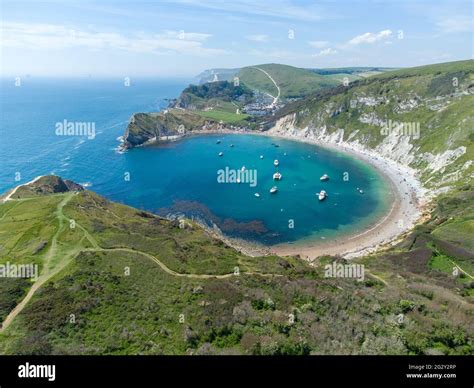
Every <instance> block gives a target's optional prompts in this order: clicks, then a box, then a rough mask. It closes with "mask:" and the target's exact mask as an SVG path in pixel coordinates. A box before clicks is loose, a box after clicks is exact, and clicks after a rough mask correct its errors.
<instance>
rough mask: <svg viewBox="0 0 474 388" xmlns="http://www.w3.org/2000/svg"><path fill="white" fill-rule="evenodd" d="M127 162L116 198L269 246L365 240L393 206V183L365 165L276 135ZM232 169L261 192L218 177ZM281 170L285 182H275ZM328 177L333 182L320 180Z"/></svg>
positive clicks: (174, 145) (189, 142)
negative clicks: (364, 233) (248, 176)
mask: <svg viewBox="0 0 474 388" xmlns="http://www.w3.org/2000/svg"><path fill="white" fill-rule="evenodd" d="M220 153H222V154H221V156H219V154H220ZM261 156H263V158H261ZM121 157H123V163H122V168H124V170H125V171H127V172H128V173H129V176H130V180H129V181H127V182H123V179H122V180H121V183H120V184H118V183H117V184H116V185H114V186H115V187H116V190H114V192H113V193H112V192H109V195H108V196H109V198H111V199H113V200H116V201H120V202H123V203H126V204H128V205H131V206H135V207H138V208H142V209H146V210H149V211H153V212H155V213H158V214H160V215H163V216H177V215H184V216H186V217H194V218H198V219H199V220H201V221H202V222H205V223H206V224H208V225H213V224H215V225H217V226H218V227H219V229H220V230H221V231H222V232H223V233H224V234H225V235H227V236H229V237H233V238H239V239H244V240H247V241H252V242H256V243H259V244H263V245H267V246H269V245H275V244H281V243H295V242H300V241H305V240H308V241H313V242H314V241H322V240H326V241H327V240H330V239H333V238H336V237H338V238H339V237H341V236H344V235H350V234H353V233H358V232H360V231H361V230H364V229H365V228H368V227H370V225H372V224H373V223H374V222H376V221H377V220H378V219H379V218H381V217H382V216H383V215H384V214H385V213H386V212H387V209H388V207H389V206H390V203H391V201H392V200H393V196H392V193H391V191H390V188H389V185H388V183H387V181H386V180H385V178H384V177H382V176H381V175H380V174H379V173H378V171H376V170H375V168H374V167H372V166H370V165H368V164H366V163H365V162H362V161H360V160H358V159H355V158H353V157H352V156H349V155H347V154H344V153H341V152H336V151H333V150H328V149H325V148H322V147H318V146H315V145H312V144H305V143H302V142H297V141H291V140H286V139H280V138H272V137H268V136H256V135H245V134H225V135H223V134H219V135H198V136H191V137H187V138H184V139H181V140H179V141H176V142H169V143H164V144H160V145H156V146H148V147H143V148H136V149H132V150H130V151H128V152H126V153H124V154H123V155H121ZM275 159H277V160H278V161H279V165H278V167H275V165H274V160H275ZM226 169H227V171H228V170H234V171H239V170H240V171H241V170H242V169H243V170H252V171H253V172H254V173H255V174H256V175H257V176H258V180H257V182H256V185H253V186H251V185H249V184H246V183H244V182H241V183H237V182H235V181H234V182H231V183H229V182H227V183H225V182H222V180H219V179H218V175H219V174H218V172H219V171H222V170H224V171H226ZM276 171H278V172H280V173H281V174H282V179H281V180H280V181H275V180H274V179H273V174H274V173H275V172H276ZM323 174H327V175H328V176H329V180H328V181H324V182H323V181H321V180H320V177H321V176H322V175H323ZM273 186H276V187H277V192H276V193H273V194H271V193H270V189H271V188H272V187H273ZM321 190H325V191H326V192H327V198H326V199H325V200H323V201H319V200H318V197H317V195H316V194H317V193H319V192H320V191H321ZM361 191H362V192H361ZM256 193H258V195H259V196H256Z"/></svg>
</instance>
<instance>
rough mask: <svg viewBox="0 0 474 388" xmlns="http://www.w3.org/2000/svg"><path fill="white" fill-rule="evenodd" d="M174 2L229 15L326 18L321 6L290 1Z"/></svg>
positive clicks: (194, 0)
mask: <svg viewBox="0 0 474 388" xmlns="http://www.w3.org/2000/svg"><path fill="white" fill-rule="evenodd" d="M174 2H177V3H182V4H186V5H188V6H194V7H201V8H206V9H210V10H214V11H219V12H224V13H229V14H237V13H242V14H247V15H256V16H262V17H268V18H279V19H293V20H301V21H319V20H321V19H322V18H323V16H325V15H324V11H323V8H322V7H321V6H320V5H317V4H305V5H297V4H296V2H292V1H288V0H273V1H272V2H271V3H270V4H269V2H268V1H267V0H233V1H215V0H174Z"/></svg>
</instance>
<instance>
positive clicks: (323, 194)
mask: <svg viewBox="0 0 474 388" xmlns="http://www.w3.org/2000/svg"><path fill="white" fill-rule="evenodd" d="M326 197H327V193H326V191H324V190H321V191H320V192H319V194H318V199H319V200H320V201H324V200H325V199H326Z"/></svg>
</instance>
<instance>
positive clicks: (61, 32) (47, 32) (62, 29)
mask: <svg viewBox="0 0 474 388" xmlns="http://www.w3.org/2000/svg"><path fill="white" fill-rule="evenodd" d="M0 30H1V34H2V40H1V43H0V45H1V46H3V47H16V48H25V49H39V50H62V49H70V48H75V47H83V48H86V49H90V50H104V49H114V50H123V51H129V52H135V53H154V54H167V53H170V52H174V53H180V54H194V55H214V54H222V53H225V50H221V49H213V48H206V47H204V46H203V43H204V42H205V41H206V40H207V39H208V38H209V37H211V36H212V35H210V34H204V33H198V32H185V31H171V30H166V31H163V32H161V33H158V34H149V33H143V32H141V33H132V34H129V35H123V34H121V33H117V32H98V31H93V30H80V29H75V28H70V27H66V26H63V25H54V24H24V23H15V22H4V23H2V24H1V26H0Z"/></svg>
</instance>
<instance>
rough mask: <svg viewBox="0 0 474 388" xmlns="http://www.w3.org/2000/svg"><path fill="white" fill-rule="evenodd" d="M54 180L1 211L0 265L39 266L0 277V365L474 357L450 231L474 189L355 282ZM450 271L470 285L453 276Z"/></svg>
mask: <svg viewBox="0 0 474 388" xmlns="http://www.w3.org/2000/svg"><path fill="white" fill-rule="evenodd" d="M51 182H52V183H51ZM63 183H64V181H62V180H61V179H60V178H57V177H44V178H41V179H40V180H39V181H37V182H35V183H34V184H31V185H29V186H28V187H24V190H21V191H20V192H19V194H18V195H17V196H15V198H14V199H12V200H9V201H7V202H5V203H2V204H0V246H1V247H2V250H1V252H0V268H1V265H2V264H5V263H6V262H10V263H14V264H20V263H31V262H33V263H36V264H37V265H38V266H39V268H40V277H39V278H38V279H37V280H36V281H32V280H28V279H20V278H5V277H0V320H1V321H3V322H4V323H5V322H7V325H6V327H5V326H4V329H3V330H2V331H0V353H1V354H43V355H44V354H267V355H270V354H295V355H296V354H435V353H437V354H439V353H445V354H472V352H473V351H474V349H473V345H472V336H473V331H472V325H470V323H471V321H472V313H473V312H474V311H473V307H472V303H470V302H472V290H473V282H472V277H469V276H472V271H473V269H474V268H473V267H474V266H473V261H472V250H471V253H469V251H466V250H464V249H462V248H460V247H459V245H458V244H459V243H458V242H457V239H458V238H459V236H458V235H456V232H455V231H456V224H460V223H462V222H466V220H468V219H471V220H472V217H473V213H474V196H473V188H472V187H470V188H469V187H466V188H465V190H464V191H462V192H460V193H459V194H458V195H456V196H453V195H450V196H445V197H444V198H443V199H442V200H440V201H439V204H438V207H437V208H435V209H434V210H433V217H432V221H429V222H427V223H426V224H424V225H422V226H420V227H418V228H417V229H415V231H413V232H412V233H411V234H410V235H408V236H406V238H405V240H404V241H403V242H402V243H401V244H399V245H398V246H396V247H394V248H393V249H391V250H389V251H387V252H384V253H381V254H378V255H373V256H370V257H365V258H362V259H359V260H356V261H355V262H358V263H363V264H364V265H365V279H364V281H362V282H359V281H356V280H352V281H348V280H347V279H331V278H325V277H324V265H325V264H326V263H330V262H332V261H333V260H335V258H329V257H323V258H321V259H320V260H319V261H318V262H316V263H315V266H309V265H308V264H307V263H306V262H305V261H303V260H300V259H298V258H279V257H275V256H270V257H247V256H245V255H243V254H241V253H239V252H237V251H235V250H234V249H232V248H229V247H227V246H226V245H224V244H223V243H222V242H221V241H219V240H217V239H215V238H213V237H211V236H210V235H208V234H207V232H205V231H204V230H203V229H201V228H200V226H199V225H197V224H195V223H194V222H191V221H189V220H181V221H180V220H176V221H169V220H165V219H162V218H159V217H157V216H155V215H153V214H151V213H147V212H144V211H139V210H137V209H133V208H131V207H128V206H124V205H120V204H116V203H113V202H110V201H107V200H106V199H104V198H102V197H100V196H98V195H97V194H94V193H93V192H90V191H62V190H59V191H58V190H54V189H53V186H58V185H59V186H63ZM48 186H50V188H49V189H48V188H47V187H48ZM40 188H41V189H40ZM73 189H74V188H73ZM40 192H41V193H43V194H41V195H33V196H31V194H32V193H36V194H38V193H40ZM438 231H440V233H438ZM446 236H448V237H446ZM339 262H340V263H342V262H343V261H342V262H341V261H339ZM454 263H456V265H459V266H460V267H461V268H462V269H463V270H464V271H466V273H470V274H471V275H469V276H468V275H466V274H464V273H461V275H460V276H459V277H457V278H455V277H453V276H452V274H451V270H452V266H453V265H455V264H454ZM470 295H471V296H470ZM20 301H27V302H26V303H25V302H24V303H23V304H20ZM15 307H16V310H14V308H15ZM12 311H14V316H13V318H12V315H10V314H11V313H12ZM400 314H402V315H400ZM6 317H9V318H6ZM400 317H402V318H400Z"/></svg>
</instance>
